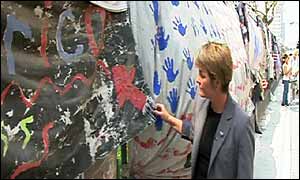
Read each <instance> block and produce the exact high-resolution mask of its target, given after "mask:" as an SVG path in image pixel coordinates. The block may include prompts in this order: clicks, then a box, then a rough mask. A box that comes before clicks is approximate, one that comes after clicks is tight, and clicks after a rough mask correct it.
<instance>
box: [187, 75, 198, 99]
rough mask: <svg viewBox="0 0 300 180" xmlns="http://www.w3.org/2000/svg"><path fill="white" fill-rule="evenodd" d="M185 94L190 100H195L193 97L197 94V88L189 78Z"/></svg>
mask: <svg viewBox="0 0 300 180" xmlns="http://www.w3.org/2000/svg"><path fill="white" fill-rule="evenodd" d="M186 92H187V93H189V94H190V95H191V98H192V99H195V95H196V92H197V86H196V84H195V81H193V80H192V79H191V78H190V80H189V82H188V90H186Z"/></svg>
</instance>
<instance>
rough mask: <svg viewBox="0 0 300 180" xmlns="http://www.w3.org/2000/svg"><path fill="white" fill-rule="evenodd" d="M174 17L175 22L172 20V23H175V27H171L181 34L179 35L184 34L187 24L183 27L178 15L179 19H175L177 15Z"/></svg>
mask: <svg viewBox="0 0 300 180" xmlns="http://www.w3.org/2000/svg"><path fill="white" fill-rule="evenodd" d="M175 19H176V22H175V21H173V23H174V25H175V27H173V29H175V30H178V32H179V33H180V34H181V36H184V35H185V33H186V28H187V25H185V27H183V24H182V22H181V20H180V17H179V19H177V17H175Z"/></svg>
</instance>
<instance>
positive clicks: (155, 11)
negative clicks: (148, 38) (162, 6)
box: [149, 1, 158, 25]
mask: <svg viewBox="0 0 300 180" xmlns="http://www.w3.org/2000/svg"><path fill="white" fill-rule="evenodd" d="M152 5H153V7H152V6H151V5H150V4H149V7H150V9H151V11H152V12H153V16H154V21H155V25H158V1H152Z"/></svg>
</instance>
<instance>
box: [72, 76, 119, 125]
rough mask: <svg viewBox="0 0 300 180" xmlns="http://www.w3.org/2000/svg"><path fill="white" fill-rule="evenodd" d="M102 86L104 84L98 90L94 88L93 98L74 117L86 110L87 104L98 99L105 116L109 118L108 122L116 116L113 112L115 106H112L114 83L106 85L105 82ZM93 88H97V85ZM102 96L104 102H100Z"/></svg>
mask: <svg viewBox="0 0 300 180" xmlns="http://www.w3.org/2000/svg"><path fill="white" fill-rule="evenodd" d="M100 84H102V86H101V87H99V88H97V89H96V88H94V87H93V92H92V97H91V98H90V99H88V100H87V101H86V102H85V103H84V104H82V105H81V106H79V108H78V109H77V110H76V112H75V113H74V115H76V114H77V113H78V112H80V111H81V110H84V109H85V108H86V106H87V104H88V103H89V102H90V101H92V100H93V99H94V98H97V100H98V102H99V103H101V104H102V107H103V109H104V112H105V116H106V117H107V119H108V120H109V119H110V118H111V117H112V116H113V115H114V112H113V111H112V109H113V104H112V92H113V85H112V83H109V84H105V83H104V82H103V80H102V82H101V83H100ZM93 86H96V84H93ZM100 96H102V101H100V99H99V98H100Z"/></svg>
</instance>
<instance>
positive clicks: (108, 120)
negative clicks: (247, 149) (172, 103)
mask: <svg viewBox="0 0 300 180" xmlns="http://www.w3.org/2000/svg"><path fill="white" fill-rule="evenodd" d="M1 38H2V41H1V156H2V157H1V179H8V178H11V179H14V178H28V179H31V178H37V179H44V178H47V179H48V178H51V179H52V178H62V179H65V178H71V179H73V178H85V177H86V178H87V177H88V178H95V177H99V173H101V171H107V172H102V173H103V174H106V173H108V174H106V175H105V176H104V175H103V177H106V178H113V177H115V173H116V170H115V169H114V168H115V167H116V166H115V165H113V164H114V163H111V162H109V163H110V164H108V163H106V164H107V167H105V168H102V170H99V168H101V167H103V165H101V166H100V165H99V161H102V159H103V158H107V155H108V154H109V153H110V152H112V151H113V150H114V149H116V147H118V146H119V145H120V144H123V143H125V142H127V141H128V140H129V139H131V138H133V137H134V136H136V135H137V134H138V133H140V132H142V131H143V130H144V129H145V128H146V127H147V126H148V125H150V124H151V123H152V122H153V120H151V119H150V118H149V116H145V115H144V108H145V104H146V100H147V99H148V95H149V93H150V90H149V88H148V86H147V84H146V83H145V80H144V78H143V71H142V68H141V66H140V64H139V61H138V58H137V56H136V53H135V43H134V39H133V34H132V31H131V24H130V22H129V15H128V11H125V12H121V13H110V12H108V11H106V10H105V9H103V8H101V7H99V6H95V5H92V4H91V3H89V2H84V1H82V2H71V1H61V2H60V1H53V2H52V1H44V2H43V1H31V2H30V1H26V2H21V1H20V2H13V1H1ZM109 157H110V158H109V159H111V158H113V157H114V156H109ZM108 169H109V170H108ZM98 172H99V173H98ZM86 173H88V174H86ZM93 175H94V176H93Z"/></svg>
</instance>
